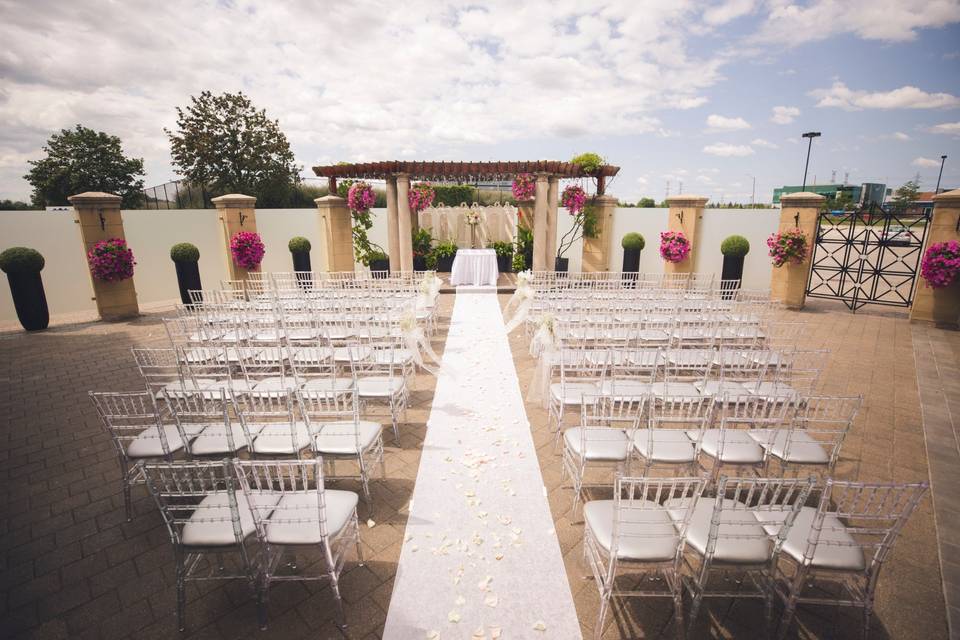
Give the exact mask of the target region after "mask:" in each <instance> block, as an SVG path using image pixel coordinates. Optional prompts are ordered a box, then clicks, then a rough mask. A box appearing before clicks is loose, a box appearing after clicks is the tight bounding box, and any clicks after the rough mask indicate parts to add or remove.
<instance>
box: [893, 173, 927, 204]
mask: <svg viewBox="0 0 960 640" xmlns="http://www.w3.org/2000/svg"><path fill="white" fill-rule="evenodd" d="M919 194H920V183H919V182H917V181H916V180H909V181H907V182H905V183H904V184H903V185H902V186H900V188H898V189H897V190H896V191H894V192H893V197H892V198H891V199H890V201H891V202H892V203H893V206H894V207H896V208H897V209H906V208H907V207H908V206H909V205H910V203H912V202H916V200H917V197H918V196H919Z"/></svg>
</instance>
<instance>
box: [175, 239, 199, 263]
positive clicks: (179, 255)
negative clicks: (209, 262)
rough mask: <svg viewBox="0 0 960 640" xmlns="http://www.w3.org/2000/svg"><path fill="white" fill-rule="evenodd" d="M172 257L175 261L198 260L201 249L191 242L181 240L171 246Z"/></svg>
mask: <svg viewBox="0 0 960 640" xmlns="http://www.w3.org/2000/svg"><path fill="white" fill-rule="evenodd" d="M170 259H171V260H173V261H174V262H197V261H198V260H200V249H197V247H196V245H193V244H190V243H189V242H180V243H177V244H175V245H173V246H172V247H170Z"/></svg>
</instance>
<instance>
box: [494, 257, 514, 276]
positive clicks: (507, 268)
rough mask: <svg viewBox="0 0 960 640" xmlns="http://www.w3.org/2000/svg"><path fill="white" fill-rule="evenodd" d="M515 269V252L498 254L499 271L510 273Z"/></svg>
mask: <svg viewBox="0 0 960 640" xmlns="http://www.w3.org/2000/svg"><path fill="white" fill-rule="evenodd" d="M512 270H513V254H512V253H510V254H508V255H505V256H497V271H499V272H500V273H510V272H511V271H512Z"/></svg>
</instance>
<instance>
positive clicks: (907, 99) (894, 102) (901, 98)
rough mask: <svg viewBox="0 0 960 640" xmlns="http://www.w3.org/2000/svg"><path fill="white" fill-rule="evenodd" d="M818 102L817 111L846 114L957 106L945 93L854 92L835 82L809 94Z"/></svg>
mask: <svg viewBox="0 0 960 640" xmlns="http://www.w3.org/2000/svg"><path fill="white" fill-rule="evenodd" d="M810 95H811V96H813V97H814V98H818V99H819V101H818V102H817V106H818V107H839V108H840V109H844V110H846V111H859V110H861V109H944V108H949V107H957V106H960V98H958V97H957V96H954V95H951V94H949V93H927V92H926V91H923V90H922V89H918V88H917V87H912V86H909V85H907V86H904V87H900V88H899V89H893V90H892V91H873V92H871V91H858V90H854V89H850V88H849V87H847V85H845V84H844V83H843V82H841V81H839V80H835V81H834V83H833V85H832V86H831V87H830V88H829V89H816V90H814V91H811V92H810Z"/></svg>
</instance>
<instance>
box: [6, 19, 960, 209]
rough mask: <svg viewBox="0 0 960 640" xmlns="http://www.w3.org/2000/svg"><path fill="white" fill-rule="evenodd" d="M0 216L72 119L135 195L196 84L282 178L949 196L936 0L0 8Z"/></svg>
mask: <svg viewBox="0 0 960 640" xmlns="http://www.w3.org/2000/svg"><path fill="white" fill-rule="evenodd" d="M0 42H2V43H3V45H2V46H0V198H19V199H25V198H27V197H28V195H29V191H30V188H29V185H28V184H27V183H26V182H25V181H24V180H23V179H22V176H23V175H24V173H26V171H27V169H28V165H27V161H28V160H30V159H37V158H39V157H41V155H42V154H41V147H42V146H43V143H44V141H45V140H46V139H47V138H48V137H49V135H50V133H51V132H53V131H55V130H57V129H60V128H62V127H72V126H73V125H74V124H76V123H82V124H84V125H86V126H89V127H93V128H96V129H101V130H104V131H107V132H109V133H111V134H115V135H118V136H120V137H121V138H122V140H123V143H124V148H125V151H126V152H127V153H128V154H129V155H133V156H137V157H143V158H144V160H145V161H146V168H147V176H146V183H147V185H148V186H151V185H154V184H159V183H162V182H164V181H166V180H169V179H172V178H174V177H175V172H174V170H173V168H172V167H171V166H170V160H169V145H168V141H167V139H166V137H165V135H164V133H163V128H164V127H172V126H173V124H174V119H175V111H174V108H175V107H176V106H178V105H184V104H186V103H187V102H188V101H189V97H190V96H191V95H195V94H198V93H199V92H200V91H202V90H204V89H209V90H211V91H214V92H222V91H238V90H242V91H244V92H245V93H247V94H249V95H250V96H251V97H252V99H253V100H254V102H255V103H256V104H257V105H258V106H260V107H263V108H265V109H266V110H267V112H268V114H269V115H270V116H271V117H274V118H278V119H279V120H280V124H281V127H282V128H283V130H284V131H285V132H286V134H287V137H288V138H289V139H290V142H291V144H292V146H293V149H294V152H295V153H296V156H297V158H298V162H299V163H301V164H302V165H303V166H304V176H312V173H311V172H310V171H309V167H310V166H312V165H314V164H318V163H333V162H337V161H341V160H344V161H362V160H388V159H410V160H413V159H420V160H535V159H560V160H565V159H569V158H570V157H571V156H573V155H574V154H576V153H580V152H583V151H596V152H598V153H600V154H601V155H603V156H604V157H606V158H607V160H608V161H609V162H610V163H612V164H617V165H620V166H621V167H622V170H621V172H620V175H619V176H618V177H617V178H616V180H615V181H614V182H613V183H612V184H611V186H610V192H611V193H613V194H615V195H617V196H618V197H620V198H621V199H627V200H635V199H637V198H639V197H640V196H645V195H649V196H653V197H656V198H657V199H660V198H662V197H663V196H664V193H665V191H666V189H667V184H668V182H669V184H670V190H671V193H676V192H677V191H678V189H679V188H680V183H681V182H682V189H683V191H684V193H698V194H701V195H707V196H710V197H711V199H713V200H714V201H719V200H720V199H723V200H725V201H729V200H731V199H733V200H739V201H749V199H750V195H751V189H752V185H753V181H754V179H755V180H756V191H757V200H758V201H769V200H770V197H771V190H772V188H773V187H774V186H778V185H781V184H784V183H787V184H794V183H798V182H799V181H800V179H801V178H802V174H803V160H804V154H805V151H806V148H805V144H804V143H803V142H802V141H801V139H800V134H801V133H802V132H804V131H808V130H817V131H821V132H823V137H822V138H820V139H818V140H816V142H815V143H814V150H813V155H812V160H811V164H810V174H811V176H810V181H812V180H813V178H814V176H816V181H817V182H828V181H829V180H830V177H831V173H833V172H836V176H837V179H838V180H842V179H843V176H844V175H845V174H846V173H848V172H849V176H850V181H851V182H854V183H859V182H864V181H878V182H886V183H888V184H891V185H899V184H901V183H902V182H904V181H906V180H908V179H910V178H912V177H913V176H914V175H915V174H917V173H918V172H919V175H920V178H921V183H922V185H923V186H924V187H927V188H930V189H932V188H933V185H934V183H935V181H936V179H937V171H938V169H939V159H940V156H941V154H947V155H948V156H949V158H948V160H947V164H946V170H945V173H944V185H945V186H960V0H808V1H805V2H800V1H797V2H795V3H791V2H789V1H787V0H719V1H713V2H690V1H684V0H614V1H606V0H594V1H593V2H587V3H584V2H581V1H579V0H545V1H540V0H502V1H501V0H491V1H485V0H471V1H464V2H459V1H455V2H443V1H441V0H404V1H398V0H385V1H382V2H379V1H355V0H351V1H350V2H334V1H332V0H327V1H319V2H318V1H316V0H314V1H312V2H309V1H307V0H301V1H299V2H298V1H287V2H266V1H260V2H244V1H240V0H236V1H230V0H224V1H221V2H212V1H211V2H206V1H192V2H191V1H180V0H167V1H166V2H163V3H156V2H140V1H136V0H124V1H122V2H107V1H96V0H72V1H71V2H54V1H53V0H0Z"/></svg>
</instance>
